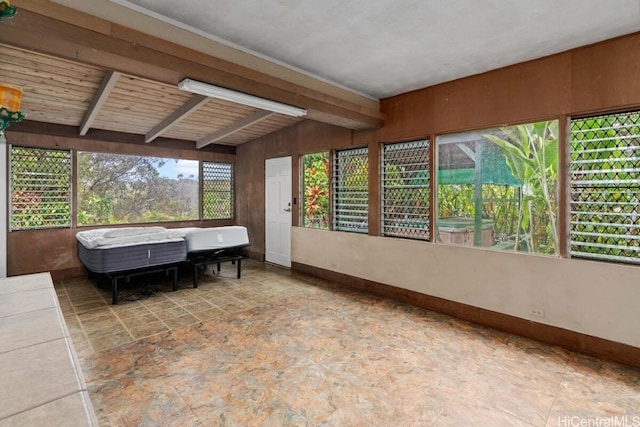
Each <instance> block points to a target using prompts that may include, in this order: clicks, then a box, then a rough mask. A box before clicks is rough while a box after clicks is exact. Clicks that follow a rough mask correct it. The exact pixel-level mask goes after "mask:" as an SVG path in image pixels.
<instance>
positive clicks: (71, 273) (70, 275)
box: [50, 267, 87, 281]
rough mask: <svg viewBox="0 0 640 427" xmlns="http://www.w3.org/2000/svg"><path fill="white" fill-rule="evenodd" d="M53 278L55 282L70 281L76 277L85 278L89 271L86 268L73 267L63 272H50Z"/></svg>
mask: <svg viewBox="0 0 640 427" xmlns="http://www.w3.org/2000/svg"><path fill="white" fill-rule="evenodd" d="M50 274H51V278H52V279H53V280H54V281H55V280H68V279H74V278H76V277H83V276H86V275H87V270H86V269H85V268H84V267H72V268H65V269H62V270H53V271H51V272H50Z"/></svg>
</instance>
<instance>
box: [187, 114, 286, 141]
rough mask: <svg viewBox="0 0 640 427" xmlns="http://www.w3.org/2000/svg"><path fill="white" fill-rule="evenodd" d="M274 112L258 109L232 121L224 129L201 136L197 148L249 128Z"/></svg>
mask: <svg viewBox="0 0 640 427" xmlns="http://www.w3.org/2000/svg"><path fill="white" fill-rule="evenodd" d="M274 114H276V113H273V112H271V111H264V110H258V111H256V112H255V113H253V114H251V115H249V116H247V117H245V118H244V119H242V120H238V121H237V122H235V123H232V124H231V125H229V126H227V127H226V128H224V129H220V130H219V131H216V132H213V133H212V134H209V135H207V136H205V137H204V138H200V139H199V140H197V141H196V148H202V147H206V146H207V145H209V144H213V143H214V142H216V141H220V140H221V139H223V138H226V137H227V136H229V135H231V134H233V133H236V132H240V131H241V130H242V129H245V128H248V127H249V126H252V125H254V124H256V123H258V122H261V121H263V120H266V119H268V118H269V117H271V116H273V115H274Z"/></svg>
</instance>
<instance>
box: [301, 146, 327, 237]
mask: <svg viewBox="0 0 640 427" xmlns="http://www.w3.org/2000/svg"><path fill="white" fill-rule="evenodd" d="M302 191H303V197H302V204H303V205H302V226H303V227H309V228H320V229H323V230H328V229H329V153H328V152H322V153H313V154H306V155H304V156H302Z"/></svg>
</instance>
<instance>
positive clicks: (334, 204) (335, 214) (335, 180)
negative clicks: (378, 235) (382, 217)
mask: <svg viewBox="0 0 640 427" xmlns="http://www.w3.org/2000/svg"><path fill="white" fill-rule="evenodd" d="M354 159H355V160H356V163H358V162H359V164H356V165H355V167H356V168H362V167H363V166H364V167H365V171H364V172H362V171H359V170H357V169H356V170H355V171H354V173H359V174H361V175H364V182H365V185H364V186H362V185H360V183H359V182H358V181H363V176H360V177H358V176H354V177H351V178H352V181H353V180H355V183H356V186H355V188H356V189H355V190H354V191H352V192H351V196H352V197H351V200H354V201H356V203H351V204H349V203H345V202H344V199H343V193H344V192H345V190H344V187H345V184H346V183H347V181H349V177H346V175H345V174H344V170H343V169H344V168H343V161H347V162H349V161H354ZM345 168H346V166H345ZM331 171H332V172H331V187H330V189H331V190H330V191H331V217H332V218H331V224H332V229H333V230H335V231H346V232H353V233H361V234H368V233H369V147H368V146H365V147H356V148H347V149H341V150H334V151H333V155H332V165H331ZM363 193H364V194H365V195H366V196H365V197H362V194H363ZM361 201H364V203H358V202H361ZM353 207H355V208H356V209H355V210H353V209H349V208H353ZM363 207H364V215H363V214H362V212H363V209H362V208H363ZM347 213H351V215H347ZM343 224H352V225H353V226H348V225H343Z"/></svg>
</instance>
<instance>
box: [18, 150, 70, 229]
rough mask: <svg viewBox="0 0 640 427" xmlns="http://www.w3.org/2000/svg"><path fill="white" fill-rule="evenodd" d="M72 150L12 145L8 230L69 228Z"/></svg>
mask: <svg viewBox="0 0 640 427" xmlns="http://www.w3.org/2000/svg"><path fill="white" fill-rule="evenodd" d="M71 165H72V162H71V151H64V150H44V149H39V148H25V147H13V146H12V147H11V159H10V165H9V167H10V177H11V178H10V179H11V184H10V191H11V209H10V220H9V223H10V230H12V231H14V230H33V229H42V228H62V227H71V194H72V193H71V168H72V166H71Z"/></svg>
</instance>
